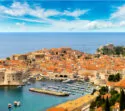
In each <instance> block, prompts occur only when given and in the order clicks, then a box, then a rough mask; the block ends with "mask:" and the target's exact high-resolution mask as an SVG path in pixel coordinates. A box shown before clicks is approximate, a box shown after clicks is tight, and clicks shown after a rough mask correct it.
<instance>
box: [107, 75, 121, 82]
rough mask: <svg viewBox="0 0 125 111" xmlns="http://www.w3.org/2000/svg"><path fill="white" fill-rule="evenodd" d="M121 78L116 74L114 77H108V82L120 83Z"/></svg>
mask: <svg viewBox="0 0 125 111" xmlns="http://www.w3.org/2000/svg"><path fill="white" fill-rule="evenodd" d="M120 79H121V77H120V74H119V73H117V74H116V75H109V77H108V81H112V82H118V81H120Z"/></svg>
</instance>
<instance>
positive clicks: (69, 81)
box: [62, 79, 74, 83]
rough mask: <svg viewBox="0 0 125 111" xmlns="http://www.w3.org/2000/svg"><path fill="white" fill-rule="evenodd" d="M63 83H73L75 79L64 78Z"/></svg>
mask: <svg viewBox="0 0 125 111" xmlns="http://www.w3.org/2000/svg"><path fill="white" fill-rule="evenodd" d="M62 82H63V83H73V82H74V80H73V79H67V80H64V81H62Z"/></svg>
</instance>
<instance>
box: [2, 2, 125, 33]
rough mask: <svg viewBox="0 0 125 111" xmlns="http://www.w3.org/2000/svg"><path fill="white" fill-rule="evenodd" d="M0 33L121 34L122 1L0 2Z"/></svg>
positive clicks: (124, 11)
mask: <svg viewBox="0 0 125 111" xmlns="http://www.w3.org/2000/svg"><path fill="white" fill-rule="evenodd" d="M0 32H125V1H122V0H100V1H99V0H96V1H95V0H88V1H86V0H81V1H75V0H74V1H73V0H69V1H67V0H61V1H59V0H0Z"/></svg>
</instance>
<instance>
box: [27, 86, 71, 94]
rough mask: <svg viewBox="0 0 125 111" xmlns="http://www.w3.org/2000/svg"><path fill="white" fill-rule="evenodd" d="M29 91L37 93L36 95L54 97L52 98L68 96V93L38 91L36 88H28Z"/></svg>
mask: <svg viewBox="0 0 125 111" xmlns="http://www.w3.org/2000/svg"><path fill="white" fill-rule="evenodd" d="M29 91H32V92H37V93H44V94H49V95H54V96H69V93H65V92H57V91H53V90H45V89H38V88H30V89H29Z"/></svg>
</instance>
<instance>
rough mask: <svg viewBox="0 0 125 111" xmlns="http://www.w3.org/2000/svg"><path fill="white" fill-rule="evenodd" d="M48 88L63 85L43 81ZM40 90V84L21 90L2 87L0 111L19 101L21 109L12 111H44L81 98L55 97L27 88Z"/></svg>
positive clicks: (74, 96) (73, 96) (33, 84)
mask: <svg viewBox="0 0 125 111" xmlns="http://www.w3.org/2000/svg"><path fill="white" fill-rule="evenodd" d="M44 83H46V84H47V85H48V86H57V85H61V84H63V83H61V82H54V81H44ZM31 87H36V88H41V87H42V82H36V83H32V84H31V85H26V86H24V87H23V88H17V87H13V88H12V87H4V88H0V111H9V110H8V107H7V105H8V103H12V104H13V102H14V101H21V104H22V105H21V107H18V108H13V109H12V111H46V109H47V108H49V107H51V106H54V105H57V104H59V103H62V102H65V101H67V100H71V99H75V98H77V97H80V96H83V95H82V94H77V95H70V96H68V97H57V96H52V95H46V94H40V93H35V92H30V91H29V88H31Z"/></svg>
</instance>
